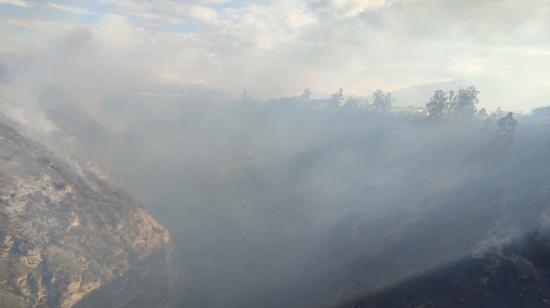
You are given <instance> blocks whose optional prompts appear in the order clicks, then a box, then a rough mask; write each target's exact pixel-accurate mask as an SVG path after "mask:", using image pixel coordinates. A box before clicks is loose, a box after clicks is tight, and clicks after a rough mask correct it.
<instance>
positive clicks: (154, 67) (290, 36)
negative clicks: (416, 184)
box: [0, 0, 550, 110]
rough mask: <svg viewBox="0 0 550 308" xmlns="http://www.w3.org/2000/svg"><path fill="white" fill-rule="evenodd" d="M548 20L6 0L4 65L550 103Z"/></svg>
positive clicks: (444, 6) (497, 11) (509, 1)
mask: <svg viewBox="0 0 550 308" xmlns="http://www.w3.org/2000/svg"><path fill="white" fill-rule="evenodd" d="M549 16H550V2H548V1H545V0H538V1H537V0H445V1H442V0H300V1H297V0H295V1H290V0H288V1H287V0H280V1H269V0H263V1H261V0H260V1H248V0H235V1H232V0H191V1H178V0H156V1H153V0H97V1H92V0H77V1H62V0H55V1H37V0H0V64H2V65H4V66H13V65H15V64H13V63H16V64H17V65H21V63H27V68H28V67H30V65H29V64H28V63H34V64H36V63H37V62H38V63H40V62H44V61H46V62H49V61H50V59H51V58H52V57H54V58H55V57H57V58H60V59H58V62H57V64H58V65H63V64H62V63H63V60H64V57H71V59H72V61H75V59H76V58H78V59H80V61H81V62H90V63H102V65H104V66H107V67H108V66H111V70H112V71H115V73H114V74H106V75H107V76H106V78H109V77H110V76H111V75H112V76H117V78H121V77H124V76H127V75H129V76H130V77H131V78H137V77H136V76H138V77H139V76H147V78H148V79H149V80H154V81H155V82H161V83H162V82H165V83H177V84H196V85H202V86H205V87H209V88H214V89H220V90H223V91H227V92H228V93H232V94H237V93H240V92H241V91H242V89H243V88H247V89H248V92H249V93H250V94H252V95H256V96H258V97H265V96H279V95H289V94H297V95H299V94H300V92H301V89H304V88H311V89H313V92H314V94H316V93H317V94H319V93H323V94H329V93H333V92H335V91H336V90H337V89H338V88H344V90H345V94H352V95H369V94H370V93H372V91H374V90H376V89H378V88H381V89H384V90H386V91H397V90H400V89H406V88H411V87H416V86H421V85H426V84H438V83H445V82H447V83H448V82H451V81H457V80H459V81H463V82H465V83H472V84H475V83H481V84H482V85H485V84H487V85H488V86H487V87H486V89H488V90H487V91H485V92H483V88H481V89H480V90H481V93H482V95H485V98H486V99H487V100H493V101H491V102H489V103H490V104H493V105H494V106H496V105H499V106H500V105H503V106H504V107H507V108H509V109H517V110H528V109H529V108H533V107H536V106H540V105H547V104H550V101H547V102H544V101H543V100H545V97H548V95H547V94H550V93H549V92H550V18H548V17H549ZM89 69H90V70H94V68H93V67H91V68H89ZM120 71H124V73H119V72H120ZM103 73H105V72H103ZM496 100H498V102H497V101H496Z"/></svg>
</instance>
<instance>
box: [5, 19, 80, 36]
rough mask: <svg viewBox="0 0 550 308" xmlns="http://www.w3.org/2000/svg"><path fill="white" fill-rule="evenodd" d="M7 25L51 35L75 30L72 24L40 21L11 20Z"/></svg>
mask: <svg viewBox="0 0 550 308" xmlns="http://www.w3.org/2000/svg"><path fill="white" fill-rule="evenodd" d="M7 23H8V24H10V25H13V26H16V27H19V28H24V29H28V30H35V31H40V32H46V33H50V34H60V33H67V32H70V31H73V30H74V29H75V26H74V25H71V24H67V23H63V22H55V21H44V20H40V19H20V18H10V19H8V20H7Z"/></svg>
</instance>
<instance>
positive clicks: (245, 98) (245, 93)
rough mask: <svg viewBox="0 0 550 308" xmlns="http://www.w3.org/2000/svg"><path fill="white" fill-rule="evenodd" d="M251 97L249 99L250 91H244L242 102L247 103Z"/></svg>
mask: <svg viewBox="0 0 550 308" xmlns="http://www.w3.org/2000/svg"><path fill="white" fill-rule="evenodd" d="M249 99H250V97H248V90H247V89H246V88H244V89H243V92H242V93H241V101H243V102H244V101H247V100H249Z"/></svg>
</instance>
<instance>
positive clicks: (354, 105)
mask: <svg viewBox="0 0 550 308" xmlns="http://www.w3.org/2000/svg"><path fill="white" fill-rule="evenodd" d="M363 103H364V100H363V99H362V98H359V97H351V96H350V97H348V100H347V101H346V104H345V107H346V108H347V109H354V110H357V109H361V108H362V107H363Z"/></svg>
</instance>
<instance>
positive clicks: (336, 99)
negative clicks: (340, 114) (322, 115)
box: [329, 88, 344, 107]
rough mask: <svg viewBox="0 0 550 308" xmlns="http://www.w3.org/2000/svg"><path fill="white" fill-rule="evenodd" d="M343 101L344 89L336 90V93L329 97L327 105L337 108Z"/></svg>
mask: <svg viewBox="0 0 550 308" xmlns="http://www.w3.org/2000/svg"><path fill="white" fill-rule="evenodd" d="M343 100H344V89H342V88H340V89H338V92H336V93H334V94H332V95H331V96H330V99H329V104H330V105H331V106H334V107H337V106H340V105H341V104H342V101H343Z"/></svg>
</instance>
